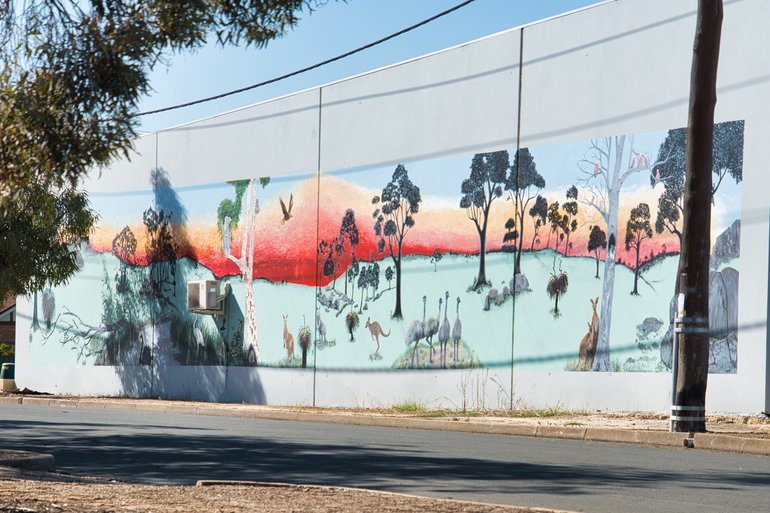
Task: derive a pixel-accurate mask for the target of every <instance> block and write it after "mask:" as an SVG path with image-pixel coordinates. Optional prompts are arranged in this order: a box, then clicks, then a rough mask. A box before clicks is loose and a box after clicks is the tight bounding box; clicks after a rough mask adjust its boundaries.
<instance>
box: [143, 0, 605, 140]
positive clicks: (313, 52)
mask: <svg viewBox="0 0 770 513" xmlns="http://www.w3.org/2000/svg"><path fill="white" fill-rule="evenodd" d="M459 3H460V0H387V1H383V0H347V3H345V2H343V1H341V0H337V1H335V0H330V1H329V3H328V4H327V5H325V6H323V7H321V8H319V9H318V10H316V11H315V12H313V13H312V14H310V15H305V16H304V18H303V19H302V20H301V21H300V22H299V24H298V25H297V27H296V28H295V29H294V30H293V31H291V32H289V33H288V34H287V35H286V36H285V37H284V38H282V39H278V40H276V41H273V42H271V43H270V44H269V45H268V46H267V48H265V49H261V50H258V49H254V48H250V49H246V48H233V47H230V48H224V49H223V48H221V47H218V46H216V45H208V46H205V47H204V48H202V49H200V50H198V51H197V52H195V53H189V52H185V53H181V54H178V55H175V56H173V57H172V58H171V59H170V61H169V65H168V66H163V65H160V66H158V67H157V68H156V69H155V70H154V71H153V73H152V75H151V76H150V85H151V86H152V88H153V89H154V92H153V93H152V94H150V95H149V96H148V97H146V98H144V99H143V100H142V101H141V102H140V103H139V111H147V110H153V109H157V108H162V107H167V106H170V105H174V104H177V103H182V102H186V101H191V100H196V99H198V98H202V97H206V96H211V95H214V94H219V93H222V92H225V91H229V90H231V89H236V88H239V87H243V86H247V85H250V84H253V83H257V82H261V81H263V80H267V79H270V78H273V77H276V76H279V75H282V74H285V73H288V72H291V71H294V70H296V69H299V68H302V67H305V66H309V65H311V64H315V63H316V62H319V61H322V60H325V59H328V58H330V57H333V56H335V55H338V54H341V53H344V52H347V51H349V50H352V49H354V48H356V47H358V46H361V45H364V44H367V43H369V42H371V41H374V40H376V39H379V38H381V37H384V36H387V35H389V34H391V33H393V32H396V31H398V30H401V29H403V28H405V27H407V26H410V25H413V24H415V23H417V22H419V21H422V20H423V19H426V18H428V17H430V16H433V15H434V14H437V13H439V12H441V11H443V10H446V9H448V8H450V7H452V6H454V5H457V4H459ZM596 3H599V0H476V1H475V2H474V3H472V4H470V5H467V6H465V7H463V8H461V9H460V10H458V11H455V12H453V13H451V14H449V15H447V16H445V17H443V18H440V19H439V20H436V21H434V22H432V23H430V24H428V25H426V26H424V27H420V28H418V29H416V30H415V31H413V32H410V33H408V34H405V35H402V36H400V37H398V38H395V39H393V40H391V41H388V42H386V43H383V44H382V45H380V46H377V47H374V48H371V49H369V50H366V51H364V52H361V53H359V54H356V55H354V56H352V57H349V58H347V59H343V60H342V61H338V62H335V63H333V64H330V65H328V66H325V67H323V68H320V69H317V70H313V71H311V72H308V73H306V74H304V75H300V76H298V77H293V78H291V79H287V80H285V81H282V82H279V83H276V84H271V85H269V86H266V87H263V88H259V89H256V90H252V91H249V92H246V93H242V94H238V95H235V96H231V97H228V98H225V99H222V100H217V101H213V102H209V103H206V104H202V105H198V106H194V107H188V108H185V109H180V110H176V111H172V112H168V113H162V114H154V115H151V116H146V117H144V118H143V119H142V125H141V126H140V130H141V133H144V132H154V131H158V130H161V129H163V128H168V127H170V126H174V125H179V124H182V123H186V122H189V121H194V120H196V119H201V118H204V117H208V116H212V115H215V114H219V113H221V112H225V111H228V110H232V109H235V108H238V107H243V106H246V105H250V104H253V103H257V102H259V101H263V100H267V99H270V98H274V97H277V96H282V95H285V94H288V93H291V92H294V91H300V90H303V89H307V88H310V87H314V86H318V85H321V84H325V83H328V82H333V81H335V80H339V79H342V78H345V77H348V76H351V75H355V74H358V73H362V72H365V71H368V70H372V69H375V68H379V67H382V66H387V65H389V64H394V63H396V62H400V61H403V60H406V59H410V58H413V57H417V56H420V55H424V54H426V53H430V52H434V51H437V50H441V49H443V48H448V47H451V46H454V45H457V44H460V43H464V42H466V41H471V40H473V39H478V38H480V37H484V36H487V35H489V34H494V33H496V32H500V31H502V30H506V29H509V28H512V27H516V26H519V25H523V24H526V23H530V22H533V21H537V20H540V19H544V18H548V17H550V16H555V15H558V14H561V13H564V12H568V11H571V10H574V9H578V8H581V7H585V6H588V5H593V4H596Z"/></svg>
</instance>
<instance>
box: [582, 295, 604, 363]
mask: <svg viewBox="0 0 770 513" xmlns="http://www.w3.org/2000/svg"><path fill="white" fill-rule="evenodd" d="M589 301H591V308H592V309H593V311H594V312H593V317H592V318H591V322H588V323H586V324H587V325H588V333H586V334H585V335H583V338H582V340H581V341H580V351H579V357H578V370H581V371H587V370H590V369H591V368H592V367H593V365H594V356H595V355H596V342H597V341H598V340H599V316H598V315H597V313H596V307H597V306H598V304H599V298H598V297H597V298H596V299H589Z"/></svg>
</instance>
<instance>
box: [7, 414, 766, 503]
mask: <svg viewBox="0 0 770 513" xmlns="http://www.w3.org/2000/svg"><path fill="white" fill-rule="evenodd" d="M0 419H2V420H0V427H1V428H2V438H3V442H2V444H0V448H6V449H25V450H32V451H37V452H47V453H51V454H53V455H54V456H55V457H56V464H57V468H58V469H59V470H63V471H67V472H73V473H80V474H90V475H97V476H103V477H114V478H116V479H120V480H128V481H136V482H144V483H156V484H169V483H171V484H192V483H194V482H195V481H197V480H199V479H235V480H256V481H278V482H292V483H309V484H324V485H344V486H353V487H364V488H373V489H378V490H388V491H397V492H403V493H410V494H415V495H424V496H430V497H443V498H450V497H452V498H457V499H463V500H473V501H482V502H492V503H500V504H512V505H520V506H539V507H550V508H556V509H566V510H572V511H590V512H608V513H623V512H634V513H644V512H656V513H657V512H661V511H667V512H693V513H696V512H697V513H707V512H718V513H724V512H728V511H729V512H751V513H758V512H763V511H770V458H768V457H766V456H753V455H738V454H728V453H719V452H708V451H701V450H686V449H677V450H672V449H658V448H651V447H640V446H631V445H620V444H607V443H588V442H582V441H571V440H546V439H538V438H527V437H515V436H502V435H482V434H469V433H456V432H437V431H422V430H416V429H395V428H378V427H361V426H344V425H339V424H321V423H302V422H291V421H271V420H257V419H239V418H229V417H206V416H195V415H181V414H170V413H146V412H136V411H120V410H88V409H66V408H53V407H51V408H47V407H46V408H41V407H33V406H23V405H18V406H17V405H0Z"/></svg>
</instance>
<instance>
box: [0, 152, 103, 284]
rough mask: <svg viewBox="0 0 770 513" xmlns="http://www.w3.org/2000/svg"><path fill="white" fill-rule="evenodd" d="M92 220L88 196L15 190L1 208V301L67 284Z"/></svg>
mask: <svg viewBox="0 0 770 513" xmlns="http://www.w3.org/2000/svg"><path fill="white" fill-rule="evenodd" d="M0 153H2V152H0ZM0 159H1V157H0ZM0 173H1V172H0ZM96 219H97V214H96V213H95V212H94V211H93V210H91V208H90V206H89V203H88V198H87V197H86V195H85V194H84V193H82V192H79V191H76V190H74V189H70V188H64V189H61V190H56V191H54V190H53V189H46V188H45V187H42V186H40V185H37V184H30V185H29V186H28V187H27V188H26V189H24V190H22V191H18V192H17V194H16V195H15V199H14V201H9V202H6V203H5V204H4V205H2V206H0V297H7V296H9V295H19V294H30V293H32V292H34V291H38V290H41V289H43V287H45V286H57V285H61V284H64V283H66V282H67V280H68V279H69V278H70V276H72V274H74V273H75V272H76V271H77V270H78V265H77V252H78V247H79V246H80V244H82V243H83V242H85V241H86V240H87V239H88V236H89V234H90V232H91V229H92V227H93V225H94V223H95V222H96Z"/></svg>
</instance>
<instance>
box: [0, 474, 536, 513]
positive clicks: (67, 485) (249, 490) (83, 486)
mask: <svg viewBox="0 0 770 513" xmlns="http://www.w3.org/2000/svg"><path fill="white" fill-rule="evenodd" d="M192 511H202V512H208V511H216V512H243V511H249V512H256V513H262V512H264V513H268V512H269V513H296V512H303V513H305V512H314V513H332V512H334V513H344V512H351V513H352V512H356V513H360V512H382V513H417V512H426V511H430V512H446V513H477V512H478V513H482V512H489V513H525V512H526V513H535V512H546V511H550V510H543V509H529V508H515V507H508V506H495V505H491V504H477V503H470V502H461V501H453V500H443V499H428V498H422V497H413V496H408V495H401V494H394V493H385V492H374V491H368V490H354V489H350V488H335V487H314V486H293V485H278V486H275V485H215V486H149V485H136V484H125V483H118V482H114V481H102V480H97V479H91V478H82V477H76V476H67V475H63V474H58V473H43V472H24V471H18V470H13V469H7V468H5V469H0V513H60V512H84V513H107V512H148V513H149V512H153V513H189V512H192Z"/></svg>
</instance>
